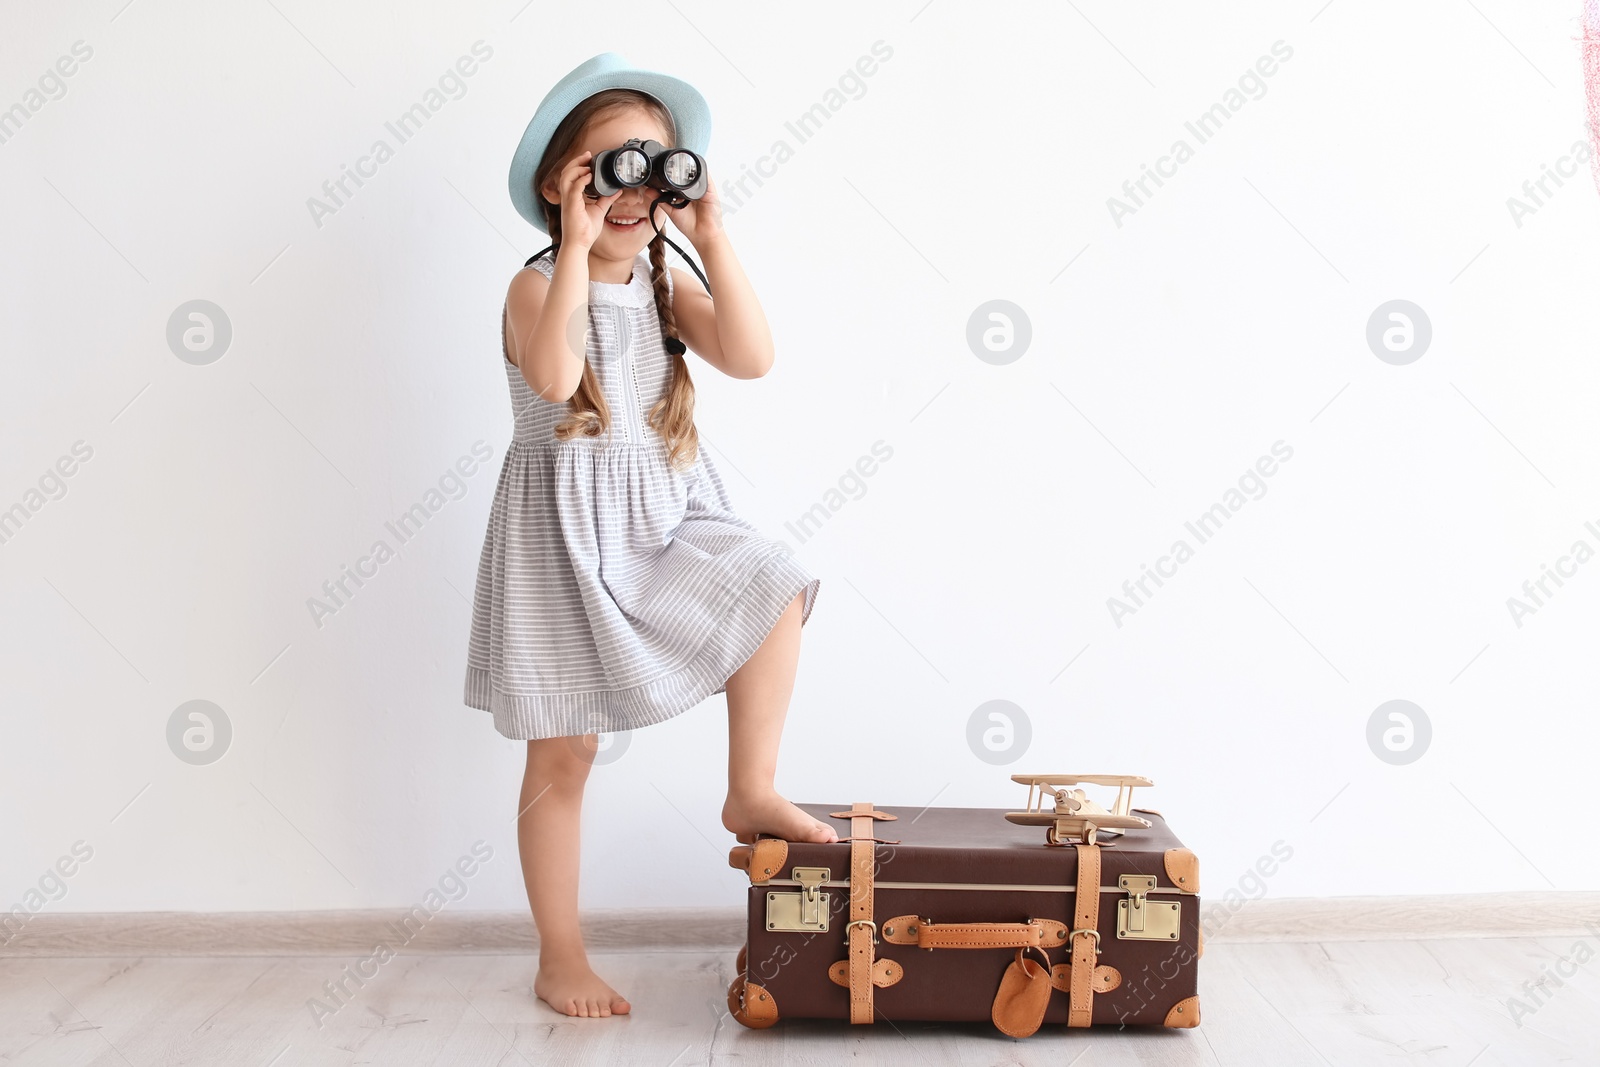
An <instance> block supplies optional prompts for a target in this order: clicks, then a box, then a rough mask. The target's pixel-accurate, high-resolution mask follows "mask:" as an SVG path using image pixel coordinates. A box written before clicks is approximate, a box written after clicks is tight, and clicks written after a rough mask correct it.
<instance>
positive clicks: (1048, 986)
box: [728, 775, 1202, 1037]
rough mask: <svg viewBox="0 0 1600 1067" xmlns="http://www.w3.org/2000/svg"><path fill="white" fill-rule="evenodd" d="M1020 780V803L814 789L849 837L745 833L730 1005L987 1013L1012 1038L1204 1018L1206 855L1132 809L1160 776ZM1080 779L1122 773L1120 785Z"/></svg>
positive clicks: (774, 1017)
mask: <svg viewBox="0 0 1600 1067" xmlns="http://www.w3.org/2000/svg"><path fill="white" fill-rule="evenodd" d="M1013 780H1015V781H1017V782H1021V783H1024V784H1027V785H1028V786H1029V801H1028V806H1027V810H1025V811H1020V812H1007V811H1006V810H1004V809H991V808H935V807H928V808H921V809H919V808H907V807H887V806H886V807H884V808H883V809H876V808H874V807H873V805H872V804H871V803H867V802H860V803H856V804H853V805H852V806H851V807H850V808H849V809H847V810H842V809H841V808H840V806H839V805H825V804H801V805H800V807H801V808H802V809H804V810H805V811H806V812H807V814H810V815H812V816H814V817H815V818H817V819H820V820H828V819H833V820H835V821H836V825H837V826H838V827H839V836H840V840H839V841H838V842H834V843H830V844H825V845H823V844H815V843H810V842H802V841H793V842H790V841H784V840H781V839H779V838H776V837H771V836H768V835H758V836H756V837H754V838H746V839H742V843H741V844H739V845H737V846H735V847H734V848H733V850H732V852H731V853H730V854H729V857H728V862H729V864H730V865H731V866H733V867H736V868H739V869H741V870H745V871H747V872H748V873H749V876H750V897H749V925H748V937H747V940H746V942H745V945H744V947H743V948H741V949H740V951H739V955H738V960H737V962H736V963H735V971H736V972H737V973H736V974H735V977H734V980H733V983H732V985H730V986H729V988H728V1010H729V1011H730V1012H731V1013H732V1015H733V1016H734V1018H736V1019H737V1020H738V1021H739V1022H740V1023H742V1024H744V1025H745V1026H749V1027H753V1028H761V1027H766V1026H771V1025H772V1024H774V1023H775V1022H777V1021H778V1020H780V1019H786V1018H809V1019H848V1020H850V1021H851V1022H852V1023H871V1022H875V1021H876V1020H877V1019H879V1018H882V1019H885V1020H887V1021H891V1022H900V1021H901V1020H938V1021H947V1022H961V1021H989V1022H993V1023H994V1025H995V1026H996V1027H998V1028H999V1029H1000V1030H1001V1031H1003V1032H1005V1033H1007V1034H1010V1035H1011V1036H1013V1037H1026V1036H1027V1035H1029V1034H1031V1033H1033V1032H1034V1031H1035V1030H1037V1029H1038V1028H1039V1026H1040V1025H1041V1024H1043V1023H1058V1024H1059V1023H1064V1024H1066V1025H1067V1026H1089V1025H1152V1026H1171V1027H1188V1026H1196V1025H1198V1024H1199V1022H1200V1007H1199V997H1198V996H1197V994H1196V970H1197V962H1198V960H1199V958H1200V953H1201V951H1202V941H1201V930H1200V900H1199V897H1198V896H1197V893H1198V891H1199V888H1200V885H1199V864H1198V861H1197V859H1196V857H1195V854H1194V853H1193V852H1191V851H1189V850H1188V849H1186V848H1184V847H1183V844H1182V843H1181V842H1180V841H1179V840H1178V839H1177V838H1176V837H1175V836H1174V835H1173V833H1172V831H1171V830H1169V829H1168V828H1167V825H1166V822H1165V820H1163V819H1162V817H1161V815H1160V814H1159V813H1158V812H1156V811H1154V810H1151V809H1147V808H1133V807H1132V802H1131V798H1132V791H1133V787H1134V786H1143V785H1149V784H1150V783H1149V781H1148V780H1147V779H1144V778H1138V777H1134V776H1129V775H1013ZM1079 784H1086V785H1093V786H1111V785H1114V786H1116V787H1117V790H1118V792H1117V798H1116V801H1115V802H1114V803H1113V804H1112V806H1111V807H1110V808H1109V809H1108V808H1106V807H1103V806H1101V805H1099V804H1097V803H1096V802H1094V801H1093V800H1090V799H1089V798H1088V797H1087V795H1086V794H1085V792H1084V790H1082V789H1076V788H1072V787H1073V786H1076V785H1079ZM1036 789H1037V790H1038V791H1039V792H1038V796H1039V804H1038V805H1037V806H1036V804H1035V802H1034V796H1035V790H1036ZM840 820H844V821H840Z"/></svg>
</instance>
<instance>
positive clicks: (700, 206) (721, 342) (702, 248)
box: [672, 188, 773, 378]
mask: <svg viewBox="0 0 1600 1067" xmlns="http://www.w3.org/2000/svg"><path fill="white" fill-rule="evenodd" d="M715 195H716V194H715V191H714V188H713V190H712V192H711V194H710V195H709V196H707V197H706V198H705V200H701V201H699V202H697V203H694V204H692V206H690V207H688V208H685V209H682V210H681V211H680V212H675V213H674V214H673V216H672V218H673V221H674V222H675V223H678V228H679V229H680V230H683V231H684V236H685V237H688V238H689V240H690V242H691V243H692V244H693V245H694V248H695V251H696V252H698V253H699V254H700V261H701V263H702V264H704V266H705V272H706V280H707V281H709V282H710V283H711V288H712V290H713V291H714V292H715V293H716V294H717V298H716V303H715V304H713V303H712V301H711V296H710V295H709V294H708V293H707V292H706V291H705V288H704V287H703V286H702V285H701V284H700V280H699V279H698V278H696V277H694V276H693V275H692V274H690V273H689V272H688V271H684V270H679V269H677V268H672V310H673V315H674V317H675V318H676V319H677V323H678V335H679V336H680V337H681V338H682V339H683V343H684V344H686V345H688V346H689V347H690V348H692V349H694V351H695V353H696V354H697V355H699V356H700V358H702V359H704V360H705V361H706V362H707V363H709V364H711V365H712V366H713V367H715V368H717V369H718V370H720V371H722V372H723V373H724V374H727V375H729V376H731V377H734V378H759V377H761V376H762V375H763V374H766V373H767V371H769V370H771V369H772V360H773V354H772V331H771V330H770V329H769V328H768V326H767V316H766V313H765V312H763V311H762V310H761V301H759V300H757V299H756V293H755V290H754V289H753V288H751V286H750V279H749V278H747V277H745V273H744V268H743V267H742V266H740V265H739V257H738V256H736V255H734V252H733V245H732V244H731V243H730V242H729V241H728V235H727V233H726V231H724V230H723V229H722V225H721V219H720V215H721V212H720V210H719V206H718V204H717V203H716V200H715ZM707 200H709V201H711V202H710V203H709V204H708V203H706V201H707ZM690 211H693V212H694V213H695V214H694V217H693V218H682V220H681V221H680V218H681V216H683V215H687V214H688V213H689V212H690Z"/></svg>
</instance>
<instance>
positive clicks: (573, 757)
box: [517, 734, 630, 1018]
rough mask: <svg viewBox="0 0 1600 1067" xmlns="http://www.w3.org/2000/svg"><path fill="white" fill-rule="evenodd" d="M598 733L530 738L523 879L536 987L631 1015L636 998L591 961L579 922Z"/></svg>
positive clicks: (520, 823)
mask: <svg viewBox="0 0 1600 1067" xmlns="http://www.w3.org/2000/svg"><path fill="white" fill-rule="evenodd" d="M598 740H599V739H598V737H597V736H596V735H594V734H585V735H583V736H582V737H547V738H542V739H539V740H533V741H529V742H528V767H527V770H526V772H525V773H524V774H523V778H522V798H521V799H520V800H519V801H518V802H517V811H518V815H517V849H518V852H519V853H520V854H521V857H522V880H523V883H524V884H525V885H526V886H527V887H528V904H529V906H530V907H532V909H533V922H534V925H535V926H536V927H538V929H539V974H538V977H536V978H535V979H534V981H533V992H534V994H535V995H536V996H538V997H539V999H540V1000H543V1001H544V1002H545V1003H547V1004H549V1005H550V1006H551V1007H552V1008H554V1009H555V1010H556V1011H559V1012H561V1013H562V1014H564V1015H578V1016H583V1017H586V1018H596V1017H602V1016H607V1015H623V1014H626V1013H627V1012H628V1010H629V1007H630V1006H629V1004H628V1002H627V1001H626V1000H625V999H623V997H622V995H621V994H619V993H618V992H617V991H616V990H615V989H612V988H611V987H610V986H608V985H606V983H604V982H602V981H601V980H600V976H599V975H597V974H595V973H594V970H593V969H592V968H590V966H589V957H588V955H587V954H586V953H585V952H584V950H583V934H582V933H581V932H580V931H579V929H578V826H579V814H580V812H581V810H582V807H583V786H584V782H585V781H587V780H588V777H589V767H590V766H591V764H592V763H593V761H594V752H595V747H596V743H597V742H598Z"/></svg>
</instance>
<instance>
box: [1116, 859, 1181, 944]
mask: <svg viewBox="0 0 1600 1067" xmlns="http://www.w3.org/2000/svg"><path fill="white" fill-rule="evenodd" d="M1155 887H1156V878H1155V875H1153V874H1124V875H1119V876H1118V877H1117V888H1119V889H1121V890H1123V891H1124V892H1126V893H1127V894H1128V899H1126V900H1119V901H1117V936H1118V937H1119V938H1122V939H1124V940H1129V941H1176V940H1177V939H1178V916H1179V913H1180V906H1179V904H1178V902H1176V901H1172V902H1170V903H1169V902H1167V901H1164V900H1149V899H1147V896H1146V895H1147V894H1148V893H1150V892H1152V891H1154V889H1155Z"/></svg>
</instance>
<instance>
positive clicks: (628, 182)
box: [584, 137, 706, 207]
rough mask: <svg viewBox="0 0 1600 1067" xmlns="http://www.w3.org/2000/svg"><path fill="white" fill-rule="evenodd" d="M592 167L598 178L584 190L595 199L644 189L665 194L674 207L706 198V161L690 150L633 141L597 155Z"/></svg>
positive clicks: (657, 143) (592, 180)
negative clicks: (643, 186) (639, 188)
mask: <svg viewBox="0 0 1600 1067" xmlns="http://www.w3.org/2000/svg"><path fill="white" fill-rule="evenodd" d="M592 166H593V169H594V177H593V179H591V181H590V182H589V185H588V187H587V188H586V189H584V194H585V195H587V196H589V197H591V198H599V197H602V196H610V195H611V194H612V193H617V192H621V191H622V190H623V189H637V188H638V187H639V186H641V185H648V186H650V188H652V189H659V190H660V191H661V192H663V193H665V194H666V202H667V203H668V204H669V205H671V206H672V207H682V206H683V205H684V204H686V203H688V202H689V201H690V200H699V199H700V198H701V197H703V196H705V195H706V161H705V160H704V159H701V158H700V156H699V155H697V154H696V153H694V152H691V151H689V149H687V148H668V147H666V146H665V145H663V144H662V143H661V142H660V141H641V140H639V138H637V137H634V138H631V139H630V140H628V141H626V142H624V143H623V144H622V145H621V146H619V147H617V148H608V149H606V150H605V151H604V152H600V153H597V154H596V155H595V157H594V162H593V164H592Z"/></svg>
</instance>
